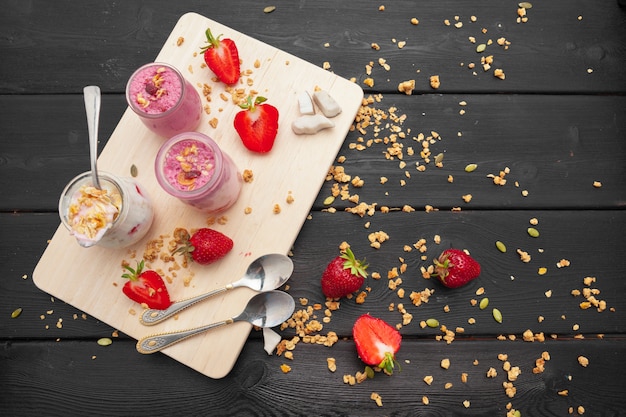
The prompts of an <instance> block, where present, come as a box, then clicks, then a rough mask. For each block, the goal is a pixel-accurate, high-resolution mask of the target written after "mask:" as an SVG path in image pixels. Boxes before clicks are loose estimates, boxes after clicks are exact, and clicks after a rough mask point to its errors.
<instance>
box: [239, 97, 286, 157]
mask: <svg viewBox="0 0 626 417" xmlns="http://www.w3.org/2000/svg"><path fill="white" fill-rule="evenodd" d="M266 100H267V99H266V98H265V97H257V98H256V99H255V100H254V102H253V101H252V97H250V96H249V97H248V100H247V101H246V103H243V104H240V105H239V107H241V108H242V109H244V110H241V111H240V112H239V113H237V114H236V115H235V121H234V125H235V130H236V131H237V133H238V134H239V137H240V138H241V141H242V142H243V144H244V146H245V147H246V148H248V149H249V150H251V151H252V152H258V153H266V152H269V151H270V150H272V147H273V146H274V140H275V139H276V135H277V134H278V109H277V108H276V107H274V106H272V105H271V104H261V103H264V102H265V101H266Z"/></svg>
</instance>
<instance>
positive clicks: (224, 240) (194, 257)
mask: <svg viewBox="0 0 626 417" xmlns="http://www.w3.org/2000/svg"><path fill="white" fill-rule="evenodd" d="M232 248H233V240H232V239H231V238H229V237H228V236H226V235H225V234H223V233H221V232H218V231H217V230H213V229H209V228H206V227H205V228H202V229H198V230H197V231H196V232H195V233H194V234H193V235H191V237H189V238H188V239H186V238H184V239H183V244H182V246H181V247H179V248H178V249H176V252H178V253H181V254H183V255H184V256H186V257H187V259H188V260H190V261H194V262H196V263H199V264H201V265H208V264H210V263H213V262H215V261H217V260H219V259H222V258H223V257H224V256H226V254H227V253H228V252H230V250H231V249H232Z"/></svg>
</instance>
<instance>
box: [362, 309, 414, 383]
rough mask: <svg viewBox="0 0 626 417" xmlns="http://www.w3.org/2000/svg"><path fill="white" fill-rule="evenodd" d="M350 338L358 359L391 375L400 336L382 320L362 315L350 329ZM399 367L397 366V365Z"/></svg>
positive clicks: (400, 339)
mask: <svg viewBox="0 0 626 417" xmlns="http://www.w3.org/2000/svg"><path fill="white" fill-rule="evenodd" d="M352 337H354V344H355V345H356V351H357V353H358V355H359V358H361V360H362V361H363V362H365V363H366V364H368V365H372V366H377V367H379V368H381V369H382V370H384V371H385V373H387V374H390V375H391V374H392V373H393V370H394V368H395V366H396V364H397V363H398V362H397V361H396V353H397V352H398V350H399V349H400V344H401V342H402V335H401V334H400V332H399V331H398V330H396V329H395V328H394V327H392V326H390V325H389V324H387V323H386V322H385V321H384V320H382V319H379V318H376V317H372V316H370V315H369V314H363V315H362V316H361V317H359V318H358V319H357V320H356V321H355V322H354V326H353V327H352ZM398 367H399V365H398Z"/></svg>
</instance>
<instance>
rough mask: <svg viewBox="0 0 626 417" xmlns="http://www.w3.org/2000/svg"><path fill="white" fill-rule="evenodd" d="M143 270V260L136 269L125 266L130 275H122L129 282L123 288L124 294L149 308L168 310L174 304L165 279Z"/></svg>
mask: <svg viewBox="0 0 626 417" xmlns="http://www.w3.org/2000/svg"><path fill="white" fill-rule="evenodd" d="M143 268H144V262H143V260H142V261H141V262H138V263H137V267H136V269H133V268H131V267H130V266H128V265H124V269H126V270H127V271H128V273H126V274H124V275H122V278H126V279H128V281H126V284H124V287H122V292H123V293H124V294H125V295H126V296H127V297H128V298H130V299H131V300H133V301H135V302H137V303H139V304H145V305H147V306H148V308H156V309H158V310H164V309H166V308H168V307H169V306H170V305H171V304H172V302H171V300H170V295H169V293H168V292H167V287H166V286H165V283H164V282H163V278H161V276H160V275H159V274H158V273H157V272H155V271H151V270H146V271H144V270H143Z"/></svg>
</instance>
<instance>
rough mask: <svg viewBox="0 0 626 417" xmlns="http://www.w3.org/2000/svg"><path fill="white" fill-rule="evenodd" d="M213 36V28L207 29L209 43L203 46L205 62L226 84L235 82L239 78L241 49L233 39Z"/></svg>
mask: <svg viewBox="0 0 626 417" xmlns="http://www.w3.org/2000/svg"><path fill="white" fill-rule="evenodd" d="M220 36H222V35H219V36H218V37H217V38H215V37H213V34H212V33H211V29H207V30H206V38H207V42H208V43H209V44H208V45H207V46H205V47H203V48H202V51H203V52H204V62H206V64H207V65H208V67H209V68H210V69H211V71H213V73H215V75H216V76H217V78H218V79H219V80H220V81H221V82H223V83H225V84H229V85H230V84H234V83H236V82H237V81H238V80H239V76H240V72H241V69H240V68H241V64H240V63H239V51H238V50H237V45H236V44H235V42H234V41H233V40H232V39H228V38H224V39H220Z"/></svg>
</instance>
